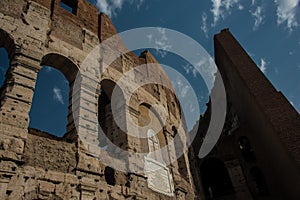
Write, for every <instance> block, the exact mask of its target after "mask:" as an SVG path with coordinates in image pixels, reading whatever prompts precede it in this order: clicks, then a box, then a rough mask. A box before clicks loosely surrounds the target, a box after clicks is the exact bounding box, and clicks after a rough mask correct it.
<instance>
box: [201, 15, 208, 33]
mask: <svg viewBox="0 0 300 200" xmlns="http://www.w3.org/2000/svg"><path fill="white" fill-rule="evenodd" d="M200 28H201V30H202V31H203V33H204V35H205V37H206V38H208V29H207V14H206V13H205V12H204V13H202V24H201V27H200Z"/></svg>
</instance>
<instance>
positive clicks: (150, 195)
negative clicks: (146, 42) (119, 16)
mask: <svg viewBox="0 0 300 200" xmlns="http://www.w3.org/2000/svg"><path fill="white" fill-rule="evenodd" d="M61 1H62V2H63V3H65V4H67V5H69V6H70V7H71V8H72V13H70V12H68V11H66V10H65V9H63V8H62V7H60V0H32V1H28V0H1V1H0V47H4V48H5V49H6V51H7V52H8V55H9V58H10V67H9V70H8V72H7V74H6V79H5V83H4V85H3V87H2V92H1V109H0V134H1V137H0V199H101V200H102V199H193V198H194V189H193V181H192V178H191V173H190V170H189V161H188V159H187V153H186V152H185V153H184V155H183V158H182V159H181V162H180V163H179V164H178V162H173V163H171V164H170V165H168V166H167V168H168V170H169V171H170V173H171V176H172V179H173V183H172V184H173V185H174V186H173V189H172V191H171V193H170V194H168V195H164V194H162V193H159V192H155V191H154V190H153V189H151V188H149V185H148V182H147V178H148V177H147V174H144V173H126V172H123V171H118V170H114V169H112V168H110V167H109V166H106V165H105V164H103V163H101V162H99V160H97V159H96V158H95V157H94V156H92V155H91V149H92V148H94V147H95V144H97V142H96V141H95V140H93V136H95V137H97V136H98V131H99V130H98V120H99V119H100V118H101V116H99V118H97V117H96V118H95V116H97V115H99V113H98V111H99V109H98V108H99V107H101V105H99V101H98V100H99V98H100V97H101V95H102V94H101V91H104V92H108V91H109V87H108V89H107V88H105V87H107V86H106V82H105V80H108V81H110V82H112V83H117V81H118V80H119V79H120V78H121V77H122V76H123V74H124V73H125V72H127V71H129V70H131V69H133V68H134V67H136V66H138V65H141V64H146V65H147V64H148V65H149V66H150V64H151V63H156V61H155V59H154V58H153V56H152V55H151V54H150V53H149V52H147V51H146V52H144V53H143V54H141V56H140V57H138V56H135V55H134V54H133V53H131V52H128V53H126V54H124V55H122V56H120V57H119V58H118V59H116V60H115V61H114V62H113V63H112V64H111V65H110V67H109V68H108V69H107V71H106V72H105V73H103V75H102V76H94V75H95V74H94V75H93V76H90V77H89V76H87V75H86V74H84V73H81V72H82V70H83V71H85V70H87V74H89V73H92V72H90V71H89V70H91V71H93V70H96V71H97V70H99V69H93V68H91V69H83V67H82V65H83V63H84V61H85V58H86V56H87V55H88V54H89V53H90V52H91V51H92V50H93V49H94V48H95V47H97V45H99V43H100V42H102V41H104V40H105V39H107V38H109V37H110V36H112V35H114V34H116V33H117V31H116V29H115V27H114V26H113V24H112V23H111V21H110V19H109V18H108V17H107V16H106V15H104V14H101V15H98V11H97V9H96V8H95V7H94V6H93V5H91V4H90V3H88V2H87V1H86V0H78V1H70V0H61ZM74 2H76V3H74ZM114 45H115V47H114V48H121V49H126V47H125V46H124V45H123V44H122V41H121V40H117V41H116V43H114ZM44 65H46V66H50V67H53V68H56V69H58V70H59V71H60V72H62V73H63V74H64V76H65V77H66V79H67V80H68V82H69V86H70V96H69V113H68V125H67V132H66V134H65V136H64V137H63V138H57V137H55V136H52V135H49V134H48V133H44V132H41V131H39V130H34V129H28V125H29V121H30V119H29V112H30V109H31V105H32V97H33V94H34V89H35V84H36V80H37V77H38V73H39V71H40V70H41V67H42V66H44ZM95 67H97V66H95ZM148 70H149V72H150V71H151V70H152V71H155V72H157V71H159V72H160V73H159V74H160V75H161V76H162V78H163V79H165V81H166V82H167V84H169V85H171V84H170V81H169V80H168V77H167V76H166V75H165V73H164V72H163V70H162V69H161V68H160V67H156V68H150V67H149V68H148ZM78 74H80V76H81V79H80V80H82V85H84V90H78V88H77V87H76V86H74V85H75V78H76V76H77V75H78ZM156 74H157V73H156ZM96 75H97V74H96ZM91 77H94V78H91ZM145 78H147V77H146V74H143V73H136V74H135V76H134V77H132V79H131V81H132V82H133V83H134V82H135V81H136V80H139V79H145ZM101 83H103V84H101ZM169 88H172V87H171V86H170V87H169ZM123 92H126V91H123ZM106 95H108V94H106ZM108 96H109V95H108ZM142 104H147V105H153V104H159V105H161V106H163V107H164V108H165V109H166V110H167V111H168V113H169V115H168V118H167V120H166V124H164V127H163V129H162V131H161V135H160V136H159V143H160V144H161V145H166V144H168V143H170V142H172V138H173V137H174V135H175V134H176V131H175V132H174V130H175V129H176V128H177V129H178V125H179V124H180V122H181V111H180V107H179V104H178V100H177V97H176V96H175V95H174V94H173V91H172V89H166V88H164V87H162V86H159V85H155V84H154V85H146V86H144V87H142V88H139V90H138V91H136V92H135V94H134V95H133V97H132V99H131V100H130V104H129V105H124V108H126V109H127V112H126V118H129V117H130V118H132V119H133V121H136V122H137V124H138V121H139V120H141V118H142V116H143V113H142V112H141V111H140V110H139V107H140V105H142ZM78 105H79V106H78ZM76 106H78V107H76ZM74 107H75V108H77V109H75V110H74V109H73V108H74ZM100 110H101V109H100ZM146 112H147V111H146ZM106 114H108V115H109V113H106ZM91 119H92V120H91ZM105 122H107V123H108V121H105ZM109 123H110V124H111V126H109V127H108V128H107V130H108V131H107V134H108V138H111V139H112V140H113V143H114V144H116V145H117V146H120V147H121V148H125V149H126V150H128V151H131V152H135V151H143V148H145V146H144V145H143V144H145V143H143V142H142V141H140V140H139V139H138V138H134V137H131V136H129V135H127V134H126V133H125V135H124V134H123V133H122V132H121V131H120V130H119V129H118V127H117V126H115V124H114V122H109ZM124 123H127V122H126V121H125V122H124ZM174 128H175V129H174ZM80 134H81V136H82V135H83V136H82V137H83V138H84V134H87V135H86V136H87V137H88V138H89V140H90V144H89V145H88V146H86V145H84V144H83V143H82V140H81V139H82V138H80V137H79V135H80ZM122 134H123V135H122ZM180 134H182V130H180ZM91 135H92V137H90V136H91ZM98 139H99V138H98ZM182 140H183V141H184V140H185V138H184V134H183V136H182ZM144 151H146V152H147V149H144ZM148 151H149V148H148ZM170 152H175V149H170ZM104 154H105V153H104ZM104 154H103V155H100V156H103V157H105V156H108V157H109V155H104ZM170 155H173V154H171V153H170ZM126 159H130V158H126ZM126 159H125V160H126ZM168 159H169V158H168ZM119 162H120V165H124V167H129V168H130V166H126V163H125V161H124V160H122V159H121V160H119ZM182 168H184V169H185V172H184V173H183V171H182Z"/></svg>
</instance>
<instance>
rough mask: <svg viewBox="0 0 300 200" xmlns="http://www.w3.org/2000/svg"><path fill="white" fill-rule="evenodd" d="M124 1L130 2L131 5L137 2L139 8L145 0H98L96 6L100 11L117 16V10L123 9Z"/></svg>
mask: <svg viewBox="0 0 300 200" xmlns="http://www.w3.org/2000/svg"><path fill="white" fill-rule="evenodd" d="M124 3H129V4H131V5H133V4H135V5H136V8H137V9H138V10H139V9H140V7H141V6H142V4H143V3H144V0H111V1H108V0H97V2H96V6H97V7H98V8H99V10H100V12H104V13H105V14H107V15H108V16H110V17H111V16H115V15H116V14H117V10H121V9H122V7H123V5H124Z"/></svg>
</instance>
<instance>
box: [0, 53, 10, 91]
mask: <svg viewBox="0 0 300 200" xmlns="http://www.w3.org/2000/svg"><path fill="white" fill-rule="evenodd" d="M8 68H9V59H8V55H7V51H6V50H5V48H0V87H1V89H0V94H1V93H2V90H3V85H4V82H5V76H6V72H7V70H8Z"/></svg>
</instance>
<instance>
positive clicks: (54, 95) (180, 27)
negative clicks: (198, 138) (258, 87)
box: [0, 0, 300, 136]
mask: <svg viewBox="0 0 300 200" xmlns="http://www.w3.org/2000/svg"><path fill="white" fill-rule="evenodd" d="M90 2H92V3H93V4H95V5H97V7H98V8H99V10H100V12H104V13H106V14H108V15H109V16H110V17H111V18H112V21H113V23H114V25H115V26H116V28H117V30H118V31H119V32H122V31H125V30H129V29H132V28H140V27H163V28H170V29H174V30H176V31H179V32H182V33H184V34H186V35H188V36H190V37H191V38H193V39H195V40H196V41H198V42H199V43H200V44H201V45H202V46H203V47H204V48H205V49H206V51H207V52H208V53H209V54H210V55H212V56H213V35H214V34H216V33H218V32H220V30H221V29H223V28H227V27H228V28H229V29H230V31H231V32H232V33H233V35H234V36H235V37H236V38H237V39H238V41H239V42H240V43H241V44H242V46H243V47H244V48H245V49H246V51H247V52H248V53H249V54H250V56H251V57H252V59H253V60H254V61H255V63H256V64H257V65H258V66H259V67H260V68H261V70H262V71H263V73H264V74H265V75H266V76H267V77H268V79H269V80H270V81H271V82H272V83H273V85H274V86H275V87H276V88H277V89H278V90H280V91H282V92H283V94H284V95H285V96H286V97H287V98H288V100H289V101H290V102H291V103H292V104H293V106H294V107H295V108H296V109H297V110H298V112H299V111H300V78H299V77H300V34H299V33H300V28H299V23H300V17H299V16H300V13H299V11H300V6H299V0H269V1H267V0H261V1H258V0H249V1H242V0H223V1H221V0H206V1H200V0H186V1H182V0H181V1H179V0H172V1H166V0H112V1H107V0H98V1H96V0H90ZM161 45H164V43H162V44H161ZM141 51H142V50H141ZM151 51H152V52H153V54H154V56H155V57H156V58H157V60H158V61H159V62H161V63H162V64H167V65H169V66H172V67H174V68H175V69H177V70H178V71H180V72H181V73H182V74H183V75H184V76H185V77H186V78H187V79H188V80H189V82H190V84H191V85H192V86H193V89H194V90H196V91H197V96H198V99H199V102H200V111H201V112H203V111H204V110H205V103H206V102H207V88H206V87H205V84H204V83H203V80H202V78H201V76H200V74H197V73H193V70H192V69H191V68H189V65H188V64H187V63H186V62H185V61H184V60H182V59H180V58H177V57H176V56H175V55H173V54H170V53H169V54H166V53H165V52H162V51H156V50H155V49H152V50H151ZM136 53H138V51H137V52H136ZM3 54H4V53H3V51H0V58H1V62H0V65H1V71H0V72H1V76H2V74H3V71H5V70H2V69H3V67H4V66H5V65H7V64H5V62H6V61H5V59H3V58H4V57H5V55H3ZM1 80H3V78H2V79H1ZM1 80H0V81H1ZM171 81H172V82H173V84H174V87H175V89H176V90H177V95H178V96H179V98H181V99H182V100H183V102H182V106H183V107H185V109H186V110H187V111H188V110H189V109H190V110H189V112H188V113H189V115H188V117H189V119H188V121H189V123H188V126H189V128H191V126H192V124H193V123H194V121H195V120H196V119H197V117H196V116H197V114H196V113H194V114H193V112H192V110H193V108H192V106H193V105H189V104H188V103H185V102H186V101H185V99H188V97H189V93H188V91H185V89H187V87H186V85H184V84H183V83H182V82H180V80H177V79H176V77H171ZM36 93H38V95H35V97H34V102H33V106H32V111H31V113H30V118H31V124H30V125H31V126H32V127H35V128H39V129H41V130H45V131H48V132H50V133H53V134H56V135H60V136H61V135H63V134H64V133H65V126H66V115H67V106H68V85H67V84H66V80H65V79H64V77H63V75H62V74H61V73H60V72H58V71H56V70H54V69H52V70H50V69H48V68H46V67H44V68H43V70H42V71H41V72H40V74H39V79H38V82H37V88H36ZM46 102H47V103H46ZM42 104H43V105H47V106H46V107H45V106H41V105H42ZM46 118H47V120H45V119H46Z"/></svg>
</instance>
